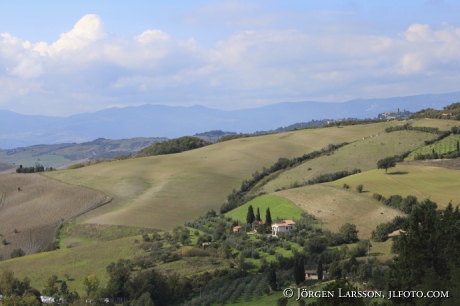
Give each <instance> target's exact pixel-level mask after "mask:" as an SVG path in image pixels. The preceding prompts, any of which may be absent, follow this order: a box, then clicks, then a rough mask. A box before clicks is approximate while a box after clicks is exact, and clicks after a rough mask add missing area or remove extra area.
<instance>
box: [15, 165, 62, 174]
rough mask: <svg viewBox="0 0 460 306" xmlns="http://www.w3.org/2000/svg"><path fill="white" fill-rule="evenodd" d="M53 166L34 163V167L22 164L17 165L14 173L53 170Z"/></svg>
mask: <svg viewBox="0 0 460 306" xmlns="http://www.w3.org/2000/svg"><path fill="white" fill-rule="evenodd" d="M54 170H56V169H54V168H53V167H46V168H45V167H44V166H43V165H35V167H33V166H31V167H23V166H22V165H19V167H18V168H16V173H35V172H44V171H54Z"/></svg>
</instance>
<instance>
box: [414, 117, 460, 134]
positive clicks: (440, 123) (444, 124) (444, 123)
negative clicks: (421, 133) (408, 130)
mask: <svg viewBox="0 0 460 306" xmlns="http://www.w3.org/2000/svg"><path fill="white" fill-rule="evenodd" d="M410 122H412V126H426V127H434V128H438V129H439V130H441V131H450V129H451V128H452V127H453V126H460V121H455V120H446V119H432V118H424V119H415V120H410Z"/></svg>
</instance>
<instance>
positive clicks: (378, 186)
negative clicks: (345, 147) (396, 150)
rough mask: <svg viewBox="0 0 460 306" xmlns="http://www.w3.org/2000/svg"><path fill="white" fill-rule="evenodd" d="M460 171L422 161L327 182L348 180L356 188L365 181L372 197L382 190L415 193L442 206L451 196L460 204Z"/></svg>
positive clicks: (386, 192)
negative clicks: (419, 163) (432, 165)
mask: <svg viewBox="0 0 460 306" xmlns="http://www.w3.org/2000/svg"><path fill="white" fill-rule="evenodd" d="M459 177H460V171H459V170H451V169H446V168H440V167H427V166H419V165H413V166H411V165H397V166H396V168H390V169H388V174H385V170H383V169H380V170H370V171H366V172H363V173H359V174H356V175H352V176H349V177H345V178H343V179H340V180H337V181H335V182H331V183H327V185H331V186H337V187H341V186H343V184H345V183H346V184H348V185H350V186H351V188H352V189H354V188H355V187H356V186H357V185H359V184H363V185H364V191H365V194H366V195H367V196H368V197H371V196H372V194H373V193H379V194H381V195H383V196H384V197H386V198H388V197H389V196H390V195H395V194H399V195H401V196H403V197H406V196H408V195H413V196H416V197H417V198H418V199H419V200H422V199H424V198H430V199H431V200H432V201H435V202H437V203H438V207H439V208H444V207H446V206H447V204H448V203H449V201H451V200H452V204H453V205H458V204H460V193H459V192H458V190H460V180H459Z"/></svg>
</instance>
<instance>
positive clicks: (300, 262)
mask: <svg viewBox="0 0 460 306" xmlns="http://www.w3.org/2000/svg"><path fill="white" fill-rule="evenodd" d="M293 274H294V281H295V283H296V284H297V285H298V284H300V283H301V282H303V281H305V261H304V259H303V257H301V256H295V257H294V268H293Z"/></svg>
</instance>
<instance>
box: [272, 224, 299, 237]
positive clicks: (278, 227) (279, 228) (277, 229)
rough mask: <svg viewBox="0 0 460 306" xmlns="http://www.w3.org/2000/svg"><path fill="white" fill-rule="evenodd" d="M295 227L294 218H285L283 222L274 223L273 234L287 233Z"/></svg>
mask: <svg viewBox="0 0 460 306" xmlns="http://www.w3.org/2000/svg"><path fill="white" fill-rule="evenodd" d="M294 229H295V222H294V221H292V220H283V222H276V223H273V224H272V235H273V236H276V235H278V233H287V232H290V231H293V230H294Z"/></svg>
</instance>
